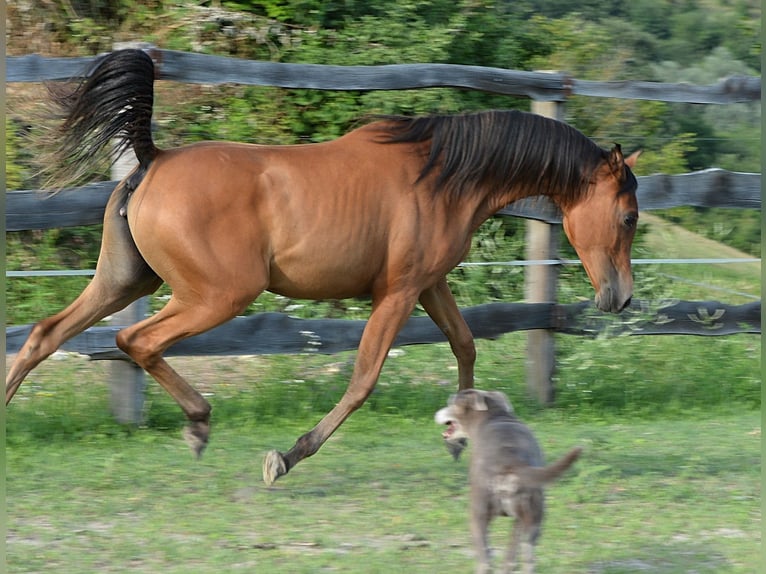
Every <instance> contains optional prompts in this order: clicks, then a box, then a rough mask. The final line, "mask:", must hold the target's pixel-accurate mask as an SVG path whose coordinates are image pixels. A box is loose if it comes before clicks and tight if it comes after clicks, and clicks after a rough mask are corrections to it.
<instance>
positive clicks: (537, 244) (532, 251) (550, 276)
mask: <svg viewBox="0 0 766 574" xmlns="http://www.w3.org/2000/svg"><path fill="white" fill-rule="evenodd" d="M532 112H534V113H536V114H539V115H541V116H546V117H549V118H553V119H556V120H562V119H563V116H564V104H563V102H538V101H532ZM526 235H527V237H526V259H527V260H546V259H557V258H558V244H559V235H560V233H559V228H558V226H556V225H551V224H548V223H545V222H543V221H537V220H534V219H529V220H527V234H526ZM557 279H558V269H557V268H556V266H554V265H530V266H529V267H527V270H526V273H525V275H524V299H525V301H526V302H527V303H555V302H556V285H557ZM555 367H556V350H555V342H554V336H553V331H548V330H544V329H535V330H531V331H528V332H527V354H526V373H527V392H528V393H529V394H530V396H532V397H534V398H536V399H537V401H538V402H539V403H541V404H544V405H548V404H551V403H552V402H553V399H554V387H553V372H554V369H555Z"/></svg>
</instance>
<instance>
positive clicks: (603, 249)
mask: <svg viewBox="0 0 766 574" xmlns="http://www.w3.org/2000/svg"><path fill="white" fill-rule="evenodd" d="M639 154H640V152H635V153H633V154H632V155H631V156H629V157H628V158H623V155H622V151H621V150H620V146H619V145H616V146H615V147H614V148H613V149H612V151H611V152H610V153H609V157H608V159H606V160H605V161H604V162H603V164H602V165H601V166H599V168H598V169H596V171H595V172H594V177H593V179H592V181H591V183H590V188H589V190H588V193H587V194H585V195H584V196H583V198H582V199H581V200H580V201H578V202H575V203H573V204H572V205H570V206H567V208H565V209H563V211H564V231H565V233H566V234H567V237H568V238H569V242H570V243H571V244H572V246H573V247H574V248H575V250H576V251H577V254H578V255H579V256H580V260H581V261H582V263H583V266H584V267H585V271H586V273H587V274H588V277H589V278H590V281H591V283H592V284H593V288H594V289H595V290H596V306H597V307H598V308H599V309H601V310H602V311H610V312H613V313H619V312H620V311H622V310H623V309H624V308H625V307H627V306H628V305H629V304H630V298H631V296H632V294H633V275H632V274H631V269H630V249H631V246H632V244H633V236H634V235H635V233H636V224H637V222H638V202H637V201H636V178H635V176H634V175H633V173H632V171H631V168H632V167H634V166H635V163H636V159H637V158H638V155H639Z"/></svg>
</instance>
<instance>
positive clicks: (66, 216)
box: [5, 181, 118, 231]
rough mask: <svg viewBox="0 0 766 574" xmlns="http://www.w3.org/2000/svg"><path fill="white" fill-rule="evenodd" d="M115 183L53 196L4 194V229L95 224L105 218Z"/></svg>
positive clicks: (66, 190) (31, 192)
mask: <svg viewBox="0 0 766 574" xmlns="http://www.w3.org/2000/svg"><path fill="white" fill-rule="evenodd" d="M117 183H118V182H116V181H102V182H99V183H91V184H89V185H86V186H83V187H74V188H68V189H63V190H61V191H59V192H58V193H55V194H52V193H50V192H47V191H41V190H25V191H12V192H8V193H6V194H5V230H6V231H24V230H27V229H51V228H54V227H76V226H78V225H96V224H98V223H101V222H102V221H103V219H104V208H105V207H106V203H107V201H108V200H109V196H110V195H111V193H112V190H113V189H114V187H115V185H117Z"/></svg>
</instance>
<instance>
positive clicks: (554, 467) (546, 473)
mask: <svg viewBox="0 0 766 574" xmlns="http://www.w3.org/2000/svg"><path fill="white" fill-rule="evenodd" d="M581 453H582V447H579V446H577V447H575V448H573V449H572V450H570V451H569V452H568V453H566V454H565V455H564V456H562V457H561V458H560V459H558V460H557V461H556V462H554V463H552V464H549V465H548V466H527V467H524V468H521V469H520V468H514V469H513V473H514V474H515V475H516V476H518V477H519V479H520V481H521V483H522V484H523V485H524V486H528V487H538V488H539V487H542V486H545V485H546V484H549V483H551V482H553V481H554V480H556V479H557V478H558V477H559V476H561V475H562V474H564V472H565V471H566V470H567V469H568V468H569V467H570V466H572V464H574V462H575V461H576V460H577V459H578V458H580V454H581Z"/></svg>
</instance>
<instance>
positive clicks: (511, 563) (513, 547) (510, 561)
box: [503, 519, 522, 574]
mask: <svg viewBox="0 0 766 574" xmlns="http://www.w3.org/2000/svg"><path fill="white" fill-rule="evenodd" d="M521 530H522V526H521V523H520V521H519V520H518V519H517V520H514V521H513V528H512V529H511V539H510V541H509V543H508V552H507V553H506V555H505V565H504V566H503V574H511V573H512V572H513V571H514V570H515V569H516V556H517V554H518V552H519V546H520V544H521Z"/></svg>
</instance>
